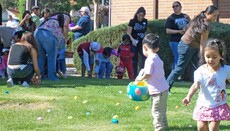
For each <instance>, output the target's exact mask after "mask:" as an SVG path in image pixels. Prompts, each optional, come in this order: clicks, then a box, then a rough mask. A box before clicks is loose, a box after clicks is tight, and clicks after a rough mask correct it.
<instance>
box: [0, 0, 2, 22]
mask: <svg viewBox="0 0 230 131" xmlns="http://www.w3.org/2000/svg"><path fill="white" fill-rule="evenodd" d="M0 13H1V14H0V25H2V5H1V3H0Z"/></svg>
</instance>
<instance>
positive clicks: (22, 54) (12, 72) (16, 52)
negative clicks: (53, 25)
mask: <svg viewBox="0 0 230 131" xmlns="http://www.w3.org/2000/svg"><path fill="white" fill-rule="evenodd" d="M37 58H38V47H37V44H36V42H35V39H34V36H33V34H32V33H31V32H26V33H24V34H23V36H22V38H21V41H20V42H17V43H15V44H14V45H12V46H11V48H10V52H9V57H8V66H7V74H8V76H9V79H8V80H7V86H8V87H10V86H13V85H14V83H17V82H18V81H21V82H22V85H23V86H25V87H28V86H29V83H30V82H31V79H32V80H34V79H35V78H36V79H37V83H40V79H41V75H40V71H39V68H38V62H37Z"/></svg>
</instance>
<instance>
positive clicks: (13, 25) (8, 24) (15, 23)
mask: <svg viewBox="0 0 230 131" xmlns="http://www.w3.org/2000/svg"><path fill="white" fill-rule="evenodd" d="M18 26H19V22H18V21H16V20H15V19H13V17H12V15H9V16H8V21H7V22H6V27H11V28H14V29H16V28H17V27H18Z"/></svg>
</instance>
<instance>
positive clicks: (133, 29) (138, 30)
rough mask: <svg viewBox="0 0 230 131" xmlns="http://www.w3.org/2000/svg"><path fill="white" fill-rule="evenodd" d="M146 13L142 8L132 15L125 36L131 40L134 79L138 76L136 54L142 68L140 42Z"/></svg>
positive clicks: (144, 30)
mask: <svg viewBox="0 0 230 131" xmlns="http://www.w3.org/2000/svg"><path fill="white" fill-rule="evenodd" d="M145 15H146V11H145V8H144V7H140V8H139V9H138V10H137V12H136V13H135V15H134V18H133V19H131V20H130V21H129V24H128V31H127V34H128V35H129V36H130V38H131V40H132V45H133V47H134V49H135V52H134V57H133V69H134V77H136V76H137V75H138V65H139V64H138V54H139V55H140V56H141V67H139V69H141V68H143V67H144V61H145V56H144V55H143V52H142V40H143V38H144V36H145V32H146V30H147V25H148V21H147V19H145Z"/></svg>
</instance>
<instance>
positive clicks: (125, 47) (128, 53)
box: [118, 44, 134, 59]
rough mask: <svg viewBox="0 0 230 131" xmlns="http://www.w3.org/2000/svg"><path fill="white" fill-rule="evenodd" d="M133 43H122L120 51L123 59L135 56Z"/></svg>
mask: <svg viewBox="0 0 230 131" xmlns="http://www.w3.org/2000/svg"><path fill="white" fill-rule="evenodd" d="M131 48H132V46H131V44H121V45H120V46H119V49H118V53H119V56H120V58H121V59H127V58H132V57H133V56H134V54H133V51H132V49H131Z"/></svg>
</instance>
